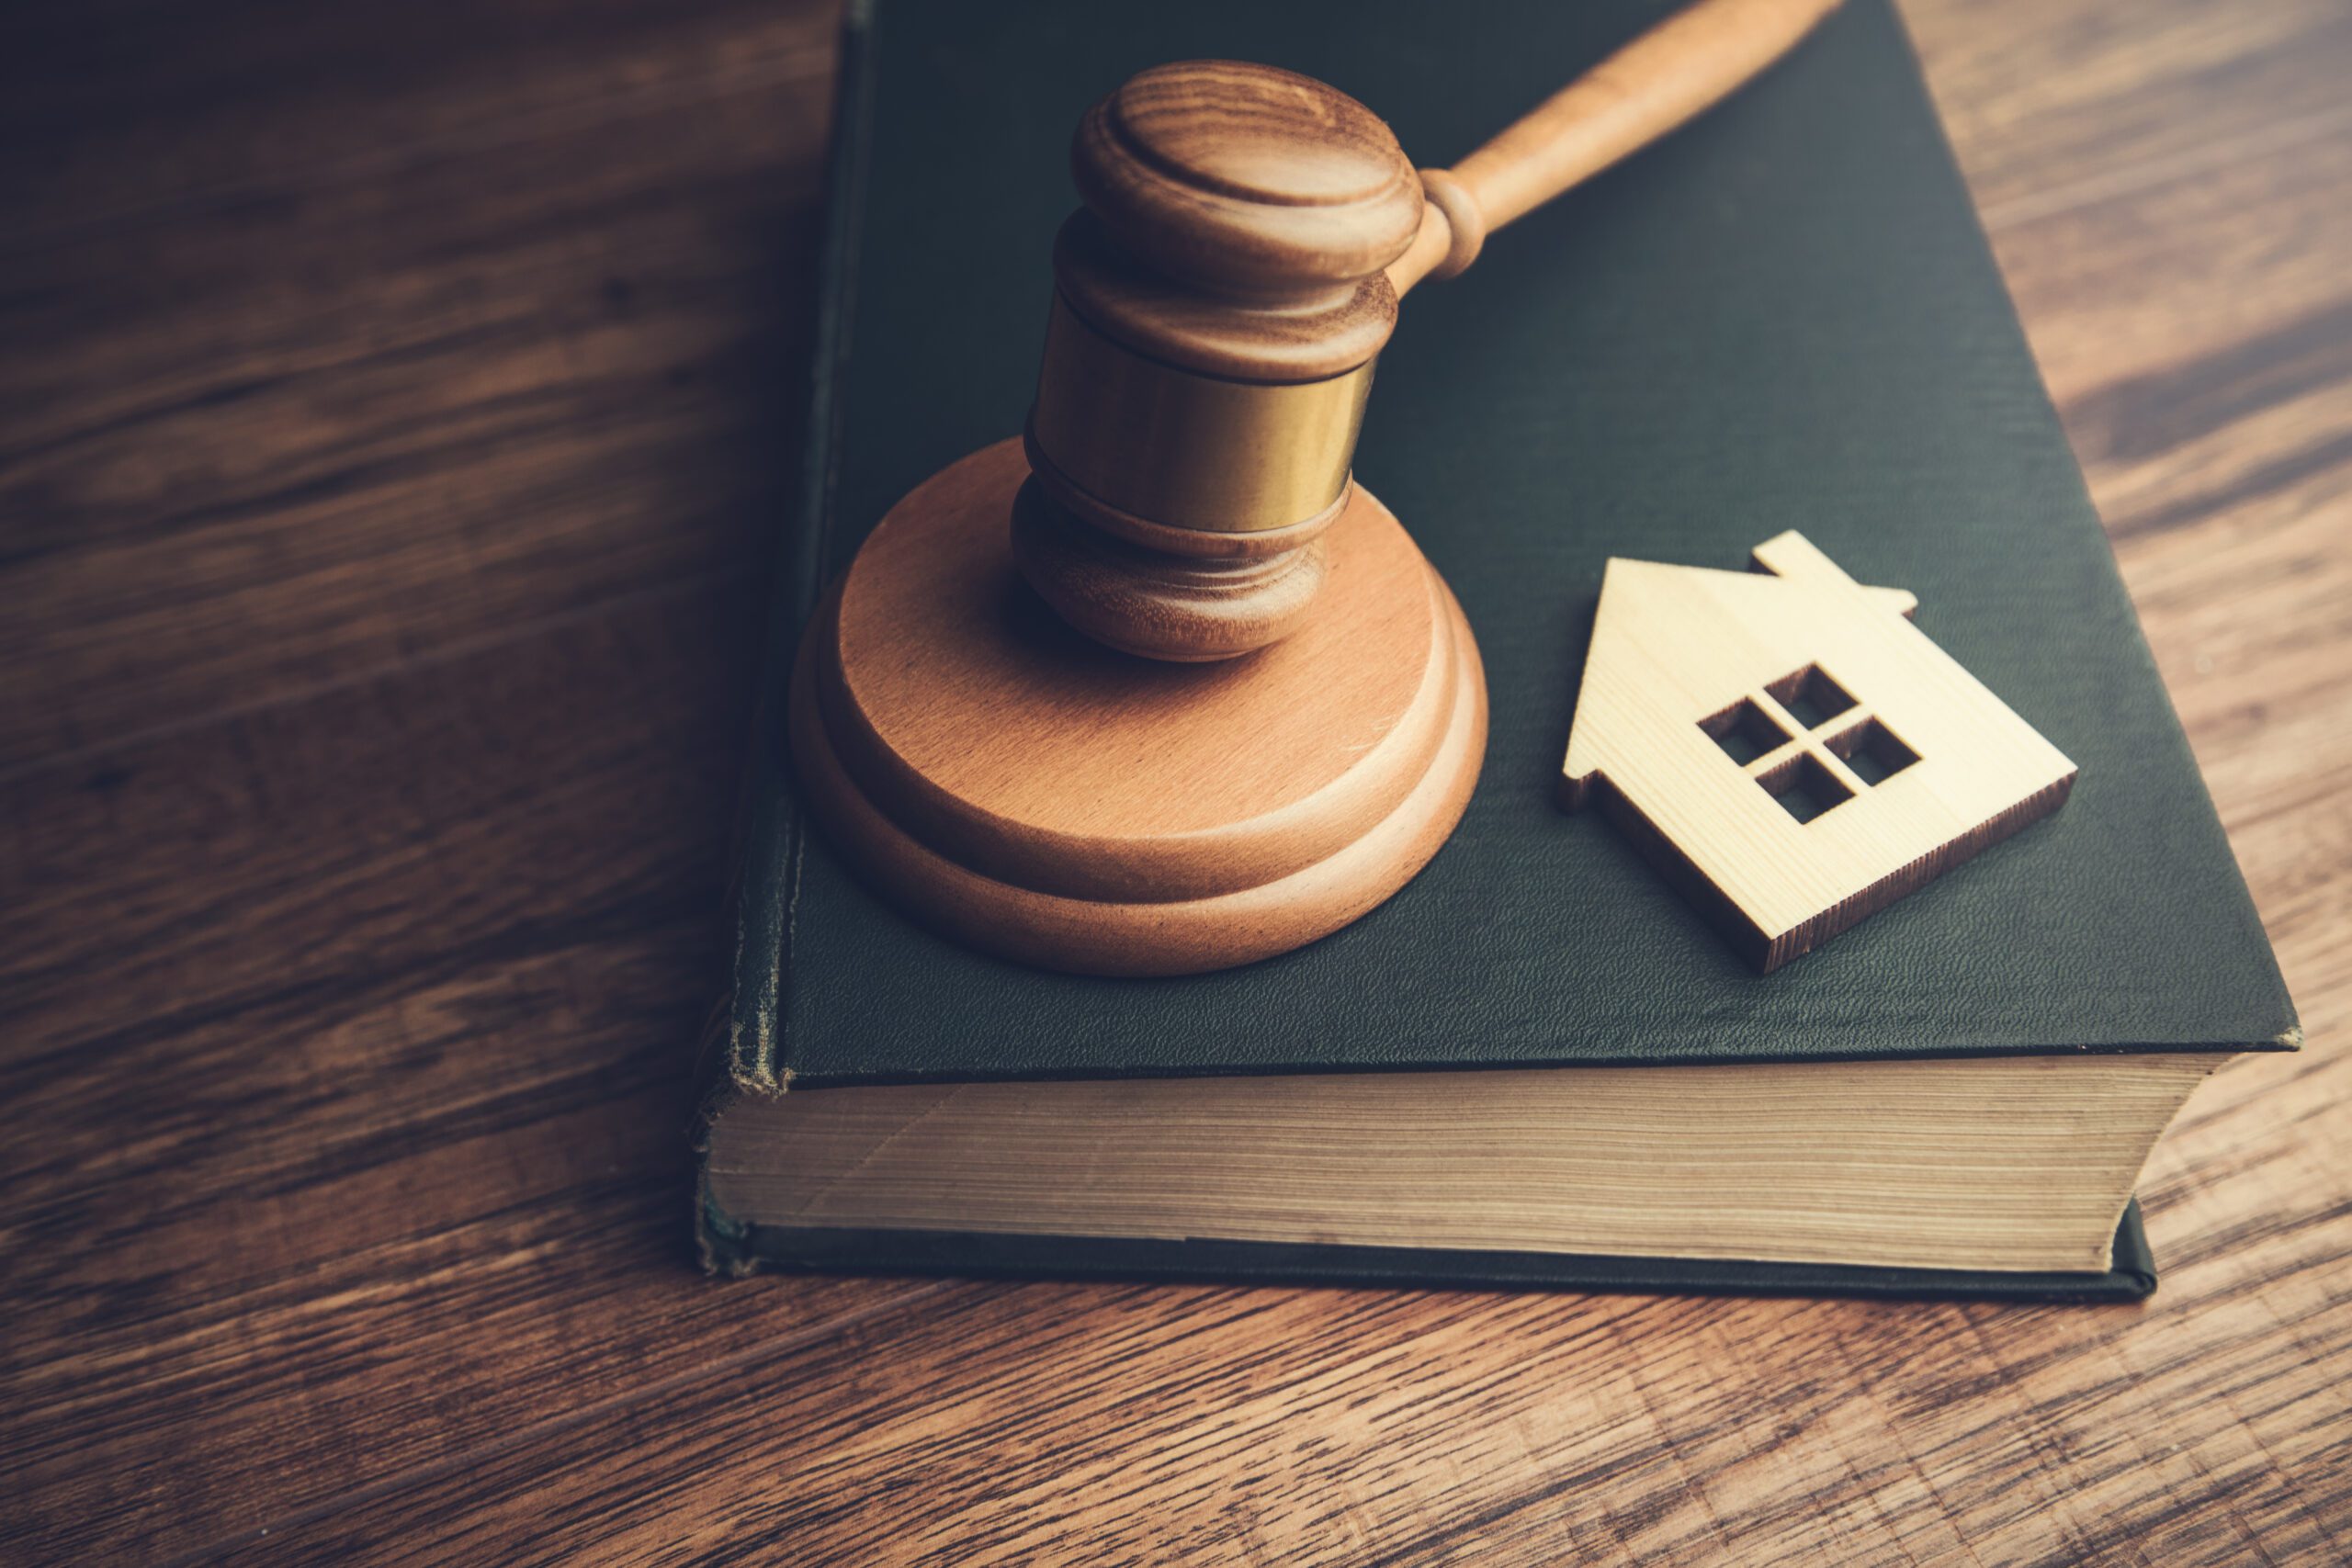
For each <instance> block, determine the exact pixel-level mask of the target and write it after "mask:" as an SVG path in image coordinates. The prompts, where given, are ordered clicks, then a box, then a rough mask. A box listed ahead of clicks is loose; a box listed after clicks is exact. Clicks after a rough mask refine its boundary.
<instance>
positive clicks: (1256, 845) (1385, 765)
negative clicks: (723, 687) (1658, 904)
mask: <svg viewBox="0 0 2352 1568" xmlns="http://www.w3.org/2000/svg"><path fill="white" fill-rule="evenodd" d="M1027 482H1029V470H1028V466H1027V463H1026V461H1025V460H1024V458H1023V455H1022V447H1021V443H1020V442H1019V441H1018V440H1012V441H1004V442H1000V443H999V444H997V445H996V446H989V447H986V448H984V449H982V450H980V451H978V452H975V453H973V454H972V455H971V456H970V457H966V458H964V459H963V460H962V461H961V462H958V463H956V464H955V465H954V466H952V467H950V468H945V469H944V470H942V471H941V472H940V473H938V474H937V475H935V476H933V478H932V479H929V480H927V481H926V482H925V483H923V484H922V486H921V487H919V488H918V489H916V490H915V491H913V492H912V493H910V494H909V495H908V496H907V497H906V499H905V500H903V501H901V502H899V504H898V505H897V506H895V507H893V508H892V509H891V511H890V513H889V515H888V516H887V517H885V518H884V519H883V520H882V523H881V525H879V526H878V527H876V529H875V531H874V534H873V536H871V537H870V538H868V539H867V540H866V542H865V547H864V548H863V549H861V550H860V551H859V552H858V556H857V559H856V560H855V561H854V563H853V564H852V565H851V567H850V569H849V571H848V573H847V574H846V576H845V577H844V578H843V579H842V583H841V585H840V586H839V588H837V589H836V590H835V591H834V592H833V593H832V595H831V597H830V598H829V599H828V600H827V601H826V603H825V604H823V605H822V606H820V609H819V611H818V614H817V615H816V616H815V618H814V619H813V621H812V622H811V624H810V626H809V631H808V635H807V637H805V638H804V640H803V641H802V643H801V646H800V652H799V659H798V662H797V665H796V667H795V669H794V671H793V682H792V699H791V727H792V749H793V755H794V758H795V760H796V761H797V766H798V769H799V773H800V776H801V780H802V783H803V784H804V786H805V789H806V793H807V795H808V798H809V803H810V805H811V806H812V807H813V808H814V810H815V811H816V814H817V816H818V817H819V818H820V820H821V821H822V823H823V824H824V825H825V827H826V828H827V829H829V830H830V832H831V836H832V838H833V840H835V842H836V843H838V844H839V845H840V846H841V847H842V849H843V850H844V851H845V852H847V853H848V855H849V856H850V858H851V859H852V860H853V861H854V863H856V864H857V865H858V866H859V867H860V869H861V870H862V871H863V872H864V873H865V874H866V875H867V876H868V877H869V878H870V879H871V880H872V881H873V882H874V883H876V885H877V886H879V887H880V888H882V889H883V890H884V891H885V892H886V893H887V894H888V896H889V897H892V898H893V899H894V900H896V901H897V902H899V903H900V904H902V905H903V906H905V907H906V908H909V909H910V910H911V911H912V912H913V913H914V914H916V915H917V916H918V917H920V918H922V919H924V920H926V921H928V922H929V923H931V924H932V925H933V926H935V927H937V928H939V929H941V930H943V931H946V932H947V933H949V934H950V935H953V936H955V937H956V938H958V939H960V940H962V941H964V942H968V943H970V944H971V945H973V946H975V947H978V948H981V949H984V950H986V951H988V952H991V953H998V954H1001V955H1002V956H1005V957H1009V958H1013V959H1018V960H1020V961H1022V962H1024V963H1029V964H1039V965H1042V966H1045V967H1047V968H1055V969H1068V970H1076V971H1079V972H1081V973H1087V974H1097V975H1182V974H1192V973H1197V972H1199V971H1202V970H1207V969H1221V968H1225V967H1227V966H1228V965H1231V964H1247V963H1250V962H1252V961H1254V960H1256V959H1261V958H1267V957H1271V956H1272V955H1273V954H1275V953H1283V952H1287V951H1288V950H1290V949H1291V948H1294V947H1297V946H1299V945H1301V944H1303V943H1305V942H1313V941H1314V940H1315V939H1316V938H1317V937H1320V936H1325V935H1328V934H1329V933H1330V932H1331V931H1337V930H1338V929H1339V928H1340V927H1341V926H1343V925H1346V924H1347V923H1348V922H1349V921H1351V920H1352V919H1356V918H1357V917H1358V916H1360V915H1363V914H1364V913H1365V912H1366V911H1368V910H1370V909H1371V908H1373V907H1374V905H1376V904H1378V903H1380V902H1381V901H1382V900H1383V899H1385V898H1386V897H1388V896H1389V895H1390V894H1392V893H1394V892H1396V891H1397V888H1399V887H1401V886H1404V885H1405V883H1406V882H1407V881H1408V879H1410V878H1411V876H1412V875H1413V874H1414V873H1415V872H1418V871H1419V870H1420V868H1421V867H1422V866H1423V865H1424V864H1426V863H1428V861H1429V859H1430V856H1431V855H1433V854H1435V853H1436V852H1437V851H1438V847H1439V846H1440V845H1441V844H1442V843H1443V842H1444V841H1445V837H1446V835H1447V834H1448V833H1450V832H1451V831H1453V825H1454V824H1455V823H1456V822H1457V821H1459V820H1460V819H1461V817H1462V812H1463V808H1464V807H1465V806H1467V805H1468V803H1469V799H1470V790H1471V786H1472V785H1473V784H1476V782H1477V777H1478V765H1479V762H1480V761H1481V760H1482V758H1483V757H1484V754H1485V751H1486V740H1487V686H1486V676H1485V673H1484V671H1482V670H1481V668H1480V666H1479V663H1478V649H1477V645H1476V642H1474V641H1473V640H1472V638H1471V636H1470V627H1469V625H1468V623H1467V622H1465V621H1464V619H1463V618H1462V611H1461V609H1460V607H1459V606H1457V605H1456V604H1454V602H1453V594H1452V593H1451V592H1448V591H1447V589H1446V586H1445V584H1444V583H1443V582H1442V581H1439V579H1438V576H1437V573H1436V572H1435V571H1433V570H1430V565H1429V563H1428V562H1427V561H1426V560H1424V559H1423V558H1422V557H1421V553H1420V551H1419V549H1418V548H1417V547H1415V546H1414V544H1413V541H1412V540H1411V538H1410V537H1408V536H1407V535H1406V533H1405V530H1404V529H1403V527H1401V526H1400V525H1398V524H1397V519H1396V518H1395V517H1394V516H1392V515H1390V513H1389V512H1388V509H1387V508H1386V507H1385V506H1383V505H1381V504H1380V502H1377V501H1375V500H1374V499H1373V498H1372V497H1371V496H1370V495H1368V494H1366V493H1365V492H1364V491H1362V490H1361V489H1359V490H1357V491H1356V492H1355V498H1354V500H1353V501H1352V502H1350V503H1349V505H1348V507H1347V509H1346V510H1345V511H1344V512H1343V513H1341V514H1340V518H1339V520H1338V521H1337V522H1335V523H1334V524H1333V525H1332V526H1331V531H1330V534H1329V541H1330V556H1331V572H1330V578H1329V582H1328V584H1327V585H1326V587H1325V588H1324V590H1323V594H1322V598H1321V600H1320V601H1319V602H1318V603H1317V606H1316V611H1315V614H1314V615H1313V616H1312V617H1310V619H1309V620H1308V622H1307V624H1306V627H1305V628H1304V629H1303V630H1301V631H1299V632H1297V633H1296V634H1295V635H1294V636H1292V637H1288V638H1286V639H1284V640H1283V641H1282V642H1279V643H1276V644H1275V645H1274V646H1273V647H1272V648H1269V649H1265V650H1263V651H1262V652H1260V653H1256V654H1252V655H1250V656H1249V657H1247V658H1243V659H1239V660H1231V661H1228V662H1226V663H1219V664H1168V663H1159V662H1155V661H1153V660H1145V659H1137V658H1135V657H1133V656H1132V655H1129V654H1124V653H1119V652H1116V651H1114V650H1113V649H1107V648H1104V647H1103V646H1102V645H1101V644H1099V643H1096V642H1093V641H1091V640H1090V639H1088V638H1086V637H1082V636H1080V635H1079V634H1078V633H1077V632H1075V631H1072V630H1071V629H1070V628H1069V626H1065V625H1064V624H1063V623H1062V622H1061V621H1060V620H1059V619H1058V618H1057V616H1056V615H1054V614H1053V612H1052V611H1051V610H1049V609H1047V608H1046V605H1045V604H1044V603H1043V602H1042V601H1041V600H1039V599H1038V598H1037V597H1036V595H1035V593H1034V592H1032V591H1031V590H1030V589H1029V587H1028V586H1027V585H1026V584H1025V583H1024V582H1023V581H1022V579H1021V577H1020V575H1019V574H1018V572H1017V571H1016V570H1014V567H1013V564H1012V555H1011V552H1010V549H1009V547H1008V545H1007V542H1006V541H1007V522H1008V519H1009V517H1010V515H1011V513H1012V502H1013V497H1014V495H1015V494H1016V493H1017V492H1018V491H1020V489H1021V487H1022V486H1023V484H1024V483H1027Z"/></svg>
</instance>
